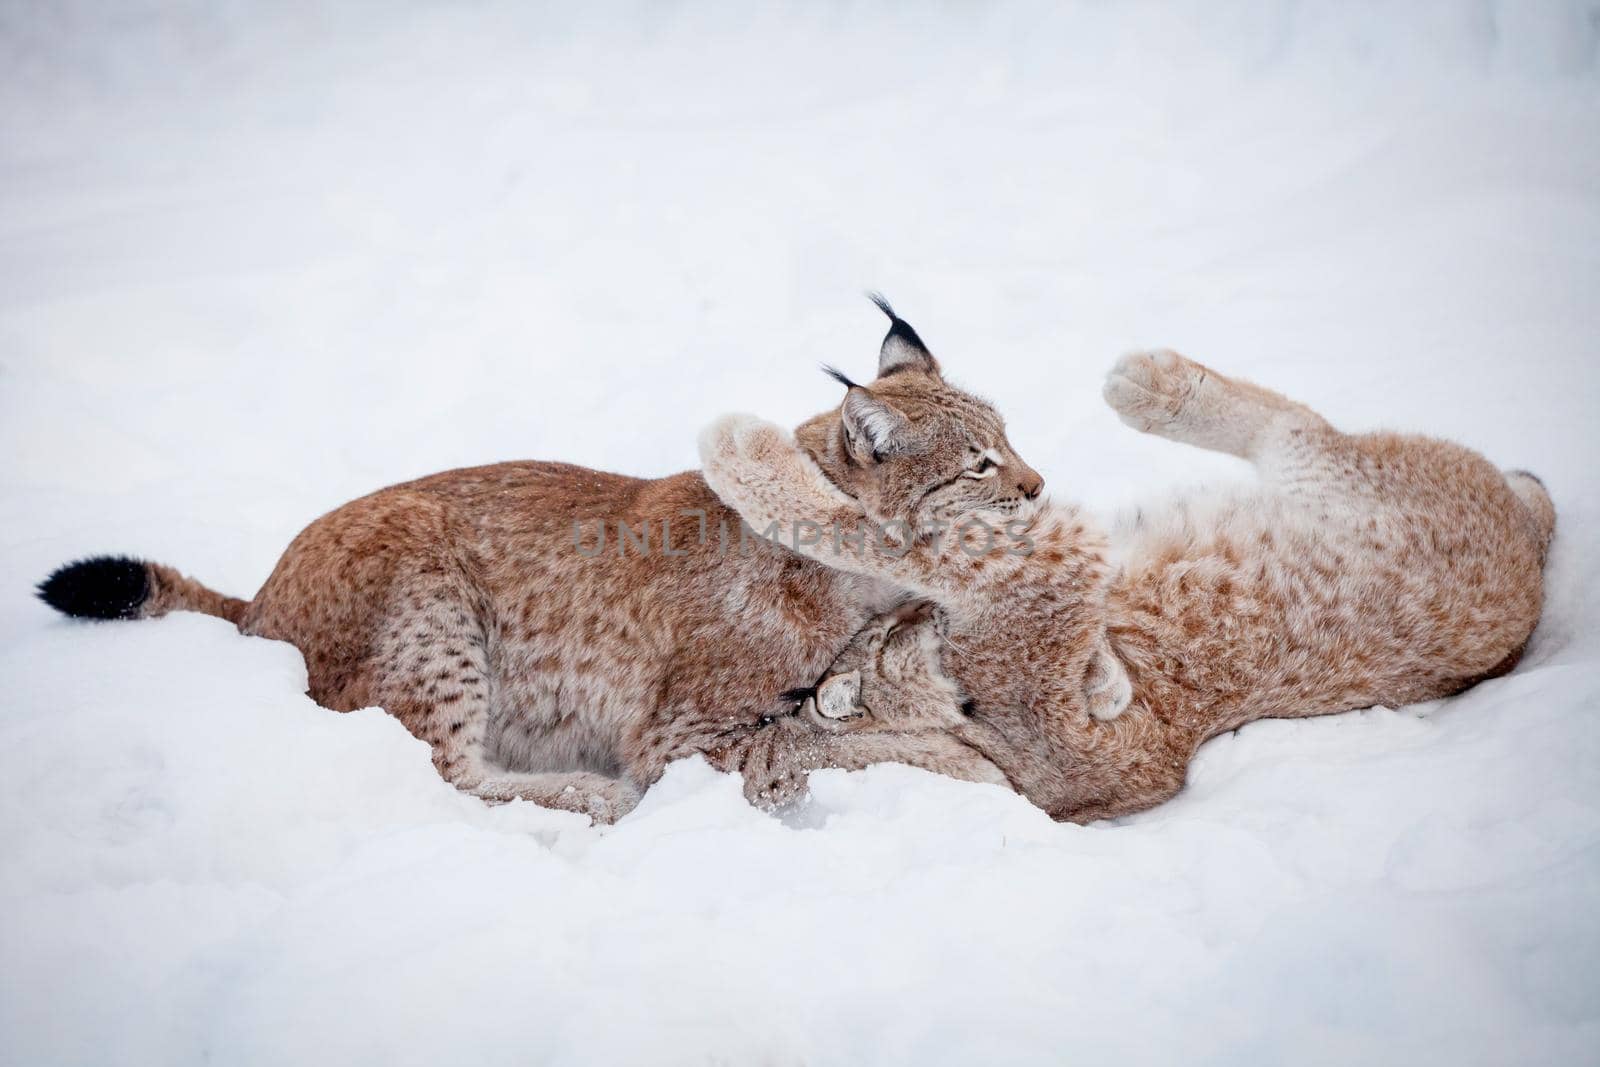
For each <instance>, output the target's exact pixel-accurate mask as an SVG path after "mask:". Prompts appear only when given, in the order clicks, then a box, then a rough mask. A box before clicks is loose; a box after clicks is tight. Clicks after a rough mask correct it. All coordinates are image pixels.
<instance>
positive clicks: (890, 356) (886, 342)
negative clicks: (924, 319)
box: [867, 293, 939, 378]
mask: <svg viewBox="0 0 1600 1067" xmlns="http://www.w3.org/2000/svg"><path fill="white" fill-rule="evenodd" d="M867 296H868V298H870V299H871V300H872V302H873V303H874V304H877V305H878V310H879V311H881V312H883V313H884V314H885V315H887V316H889V332H888V333H887V334H885V335H884V338H883V347H881V348H880V349H878V377H880V378H887V377H888V376H889V375H891V374H896V373H898V372H900V371H903V370H917V371H922V372H923V373H925V374H938V373H939V361H938V360H936V359H934V358H933V353H931V352H929V351H928V346H927V345H925V344H923V343H922V338H920V337H918V336H917V331H916V330H913V329H912V328H911V324H910V323H909V322H907V321H906V320H905V319H902V318H901V317H900V316H899V315H896V314H895V313H894V308H892V307H890V306H889V301H887V300H885V299H884V298H883V294H882V293H868V294H867Z"/></svg>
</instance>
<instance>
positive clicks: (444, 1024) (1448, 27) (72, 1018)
mask: <svg viewBox="0 0 1600 1067" xmlns="http://www.w3.org/2000/svg"><path fill="white" fill-rule="evenodd" d="M1597 46H1600V5H1597V4H1596V3H1595V2H1593V0H1588V2H1580V3H1561V2H1552V3H1512V2H1509V0H1507V2H1505V3H1499V4H1492V3H1484V2H1480V3H1455V2H1444V0H1441V2H1437V3H1425V4H1407V5H1384V4H1376V3H1373V4H1347V3H1301V4H1296V5H1292V6H1290V5H1285V6H1278V5H1275V4H1270V3H1266V2H1255V3H1232V2H1219V3H1211V2H1205V3H1201V2H1196V3H1191V4H1184V5H1179V6H1176V7H1156V6H1150V5H1136V6H1127V7H1124V6H1116V5H1106V4H1101V3H1089V2H1086V3H1081V4H1063V5H1057V4H1019V5H1013V6H1006V7H1000V8H984V9H978V8H969V7H967V6H965V5H947V6H945V7H944V8H943V9H941V10H938V11H935V10H933V9H932V8H931V7H930V8H924V6H923V5H896V6H891V7H882V8H880V7H874V6H857V5H804V6H795V7H792V8H784V9H781V10H778V11H773V10H766V11H763V10H758V9H756V8H755V7H754V6H753V5H733V4H730V5H727V6H724V7H696V6H683V5H658V4H641V5H639V6H636V7H629V8H617V7H608V8H607V9H606V11H605V12H604V13H603V14H602V13H600V12H599V11H597V10H595V9H594V8H591V7H588V6H585V5H560V6H555V5H552V6H549V7H545V6H543V5H537V6H536V5H516V4H507V5H505V6H503V7H502V6H498V5H492V4H491V5H470V6H449V7H441V8H400V7H397V6H395V5H393V4H388V3H370V4H341V5H310V4H307V5H305V6H298V5H289V6H284V5H278V6H275V7H273V8H272V9H270V10H263V11H256V10H253V9H252V8H250V7H249V6H248V5H241V4H227V5H216V4H210V3H204V2H194V3H187V4H179V5H174V6H173V7H170V8H166V7H162V6H160V5H151V4H143V3H141V4H138V5H126V4H107V5H106V6H92V5H90V6H86V5H83V4H81V3H57V4H48V5H45V4H35V5H27V4H18V5H6V6H4V7H0V449H3V452H0V455H3V457H4V468H3V470H0V543H3V553H0V593H3V595H0V683H3V685H0V693H3V697H0V1062H5V1063H17V1064H23V1063H27V1064H46V1063H48V1064H69V1063H126V1064H149V1063H173V1064H176V1063H197V1062H202V1061H204V1062H213V1063H226V1064H230V1065H239V1064H253V1063H271V1064H309V1063H330V1064H331V1063H357V1062H367V1063H417V1064H425V1063H426V1064H434V1063H469V1064H478V1065H485V1064H500V1063H505V1064H527V1063H545V1062H550V1063H574V1062H595V1063H618V1062H640V1063H646V1062H647V1063H678V1062H688V1063H696V1062H720V1063H738V1064H744V1063H774V1064H799V1063H838V1062H862V1061H877V1062H889V1063H905V1064H924V1063H940V1062H948V1063H974V1062H981V1063H998V1062H1004V1061H1019V1062H1064V1061H1076V1062H1088V1063H1097V1062H1113V1061H1115V1062H1134V1063H1137V1062H1158V1061H1171V1060H1174V1059H1176V1058H1178V1057H1180V1056H1181V1057H1182V1058H1183V1060H1184V1061H1185V1062H1195V1063H1206V1062H1229V1063H1239V1062H1260V1063H1282V1062H1328V1063H1349V1062H1358V1061H1361V1060H1376V1061H1379V1062H1392V1063H1422V1062H1435V1063H1450V1064H1458V1063H1534V1062H1539V1063H1579V1062H1591V1063H1592V1062H1595V1061H1596V1059H1597V1058H1600V706H1597V705H1600V607H1597V603H1600V596H1597V594H1600V572H1597V566H1600V557H1597V555H1596V552H1595V541H1596V533H1597V523H1600V484H1597V478H1596V472H1595V464H1596V458H1595V457H1596V455H1600V450H1597V447H1596V446H1597V445H1600V431H1597V430H1596V428H1595V418H1596V412H1597V410H1600V369H1597V361H1600V79H1597V72H1596V56H1597ZM867 286H877V287H882V288H883V289H884V290H885V291H886V292H887V293H888V294H889V295H890V296H891V297H892V298H893V299H894V300H895V302H896V304H897V305H898V306H899V308H900V310H901V311H902V312H903V313H904V314H905V315H906V316H907V317H908V318H909V319H911V321H912V322H914V323H915V324H916V325H917V327H918V328H919V329H920V330H921V332H922V333H923V335H924V336H925V337H926V338H927V339H928V341H929V342H930V344H931V345H932V346H933V347H934V349H935V350H936V351H937V352H938V353H939V354H940V355H941V357H942V358H943V359H944V361H945V363H946V366H947V367H948V368H949V370H950V371H951V373H952V375H953V376H954V377H957V378H958V379H960V380H963V381H965V382H966V383H968V384H969V385H971V386H973V387H975V388H977V389H979V390H981V391H983V392H984V393H986V394H988V395H990V396H992V397H993V398H994V399H995V400H996V401H997V403H998V404H999V405H1000V407H1001V409H1002V410H1003V411H1005V412H1006V413H1007V414H1008V416H1009V419H1010V424H1011V431H1012V433H1011V436H1012V440H1013V441H1014V442H1015V443H1016V444H1017V446H1018V448H1019V449H1020V450H1021V451H1022V453H1023V454H1024V455H1025V456H1026V457H1028V458H1029V459H1030V460H1031V461H1032V462H1033V463H1034V465H1036V466H1037V467H1039V468H1040V469H1041V470H1042V471H1043V472H1044V473H1045V474H1046V476H1047V477H1048V479H1049V481H1050V485H1051V488H1052V490H1053V491H1054V493H1055V494H1056V495H1057V496H1058V497H1069V496H1070V497H1076V498H1079V499H1082V500H1086V501H1088V502H1089V503H1091V504H1092V505H1095V506H1096V507H1101V508H1105V509H1110V508H1112V507H1115V506H1119V505H1121V504H1124V503H1127V502H1129V501H1133V500H1135V499H1139V498H1142V497H1148V496H1151V495H1157V494H1160V493H1162V492H1165V491H1167V490H1168V489H1170V488H1171V487H1173V486H1178V485H1188V484H1194V483H1197V482H1200V481H1204V480H1210V481H1213V482H1215V481H1221V480H1227V479H1235V478H1243V477H1247V476H1248V474H1247V472H1246V471H1245V470H1244V469H1243V468H1242V466H1240V465H1237V464H1234V463H1232V462H1230V461H1226V460H1223V459H1220V458H1217V457H1215V456H1208V455H1204V454H1201V453H1199V452H1196V451H1193V450H1185V449H1182V448H1179V447H1178V446H1175V445H1171V444H1168V443H1165V442H1162V441H1159V440H1156V439H1153V438H1144V437H1139V436H1137V435H1135V434H1133V433H1132V432H1131V431H1128V430H1126V429H1125V428H1123V427H1122V426H1121V424H1120V423H1118V422H1117V420H1116V419H1115V418H1114V417H1113V416H1112V415H1111V414H1110V412H1109V411H1107V410H1105V409H1104V408H1103V406H1102V404H1101V402H1100V400H1099V379H1100V376H1101V374H1102V373H1103V371H1104V369H1105V368H1106V367H1107V366H1108V364H1109V363H1110V361H1111V360H1112V358H1113V357H1114V356H1115V355H1116V354H1117V353H1119V352H1120V351H1123V350H1126V349H1129V348H1132V347H1138V346H1146V345H1155V344H1165V345H1172V346H1175V347H1178V348H1180V349H1183V350H1185V351H1187V352H1189V353H1190V354H1193V355H1195V356H1197V357H1198V358H1201V359H1204V360H1206V361H1208V362H1212V363H1214V364H1215V365H1217V366H1218V367H1220V368H1223V369H1226V370H1228V371H1230V372H1237V373H1240V374H1243V375H1247V376H1250V377H1254V378H1257V379H1258V380H1260V381H1262V382H1264V383H1267V384H1270V385H1272V386H1275V387H1278V388H1281V389H1284V390H1286V391H1289V392H1291V393H1293V394H1295V395H1297V396H1299V397H1302V398H1304V399H1306V400H1308V401H1311V402H1312V403H1314V404H1315V405H1317V406H1318V407H1319V408H1320V409H1321V410H1322V411H1323V412H1324V413H1326V414H1327V415H1329V416H1330V417H1331V418H1333V419H1334V420H1335V421H1336V422H1338V423H1339V424H1341V425H1343V426H1346V427H1349V428H1363V427H1378V426H1390V427H1399V428H1408V429H1416V430H1424V431H1429V432H1433V433H1437V434H1440V435H1446V436H1450V437H1454V438H1458V439H1460V440H1463V441H1466V442H1468V443H1470V444H1472V445H1474V446H1476V447H1478V448H1480V449H1482V450H1483V451H1484V452H1486V453H1487V454H1488V455H1490V456H1491V457H1492V458H1493V459H1495V460H1496V461H1497V462H1498V463H1500V464H1501V465H1503V466H1507V467H1512V466H1518V467H1527V468H1530V469H1532V470H1534V471H1536V472H1538V473H1539V474H1541V475H1542V476H1544V478H1545V479H1546V481H1547V482H1548V484H1549V487H1550V489H1551V491H1552V493H1553V494H1554V496H1555V499H1556V502H1557V506H1558V508H1559V510H1560V524H1559V526H1558V530H1557V538H1556V545H1555V550H1554V555H1553V557H1552V559H1551V564H1550V569H1549V590H1550V596H1549V605H1548V609H1547V613H1546V618H1545V621H1544V623H1543V624H1542V626H1541V627H1540V630H1539V632H1538V634H1537V635H1536V637H1535V639H1534V642H1533V645H1532V647H1531V649H1530V652H1529V655H1528V657H1527V659H1526V661H1525V663H1524V664H1523V666H1522V667H1521V668H1519V669H1518V671H1517V672H1516V673H1515V674H1513V675H1511V676H1510V677H1507V678H1504V679H1501V680H1498V681H1494V682H1490V683H1488V684H1485V685H1483V686H1481V687H1479V688H1478V689H1476V690H1474V691H1472V692H1470V693H1468V694H1466V695H1464V696H1462V697H1460V698H1458V699H1455V700H1450V701H1446V702H1443V703H1439V704H1434V705H1429V706H1425V707H1416V708H1405V709H1399V710H1387V709H1373V710H1370V711H1365V712H1359V713H1352V714H1349V715H1344V716H1339V717H1336V718H1330V719H1323V720H1317V721H1303V722H1295V723H1281V722H1278V723H1274V722H1266V723H1259V724H1256V725H1252V726H1249V727H1247V728H1245V729H1244V730H1242V731H1241V732H1240V733H1239V734H1237V735H1235V736H1230V737H1226V738H1222V739H1219V740H1217V741H1215V742H1213V743H1212V744H1210V745H1209V746H1207V748H1206V749H1205V751H1204V752H1203V754H1202V756H1201V758H1200V759H1199V761H1198V762H1197V764H1196V765H1195V768H1194V773H1193V777H1192V782H1191V785H1190V787H1189V789H1188V790H1187V791H1186V792H1185V793H1184V794H1183V795H1182V796H1181V797H1180V798H1178V799H1177V800H1176V801H1174V802H1173V803H1171V804H1168V805H1167V806H1165V807H1164V808H1162V809H1160V810H1157V811H1154V812H1151V813H1148V814H1147V815H1145V816H1142V817H1139V818H1135V819H1130V820H1127V821H1125V822H1122V823H1117V824H1101V825H1096V826H1090V827H1077V826H1065V825H1056V824H1053V823H1051V822H1050V821H1049V820H1048V819H1047V818H1045V816H1044V815H1042V814H1041V813H1039V812H1037V811H1035V810H1033V809H1032V808H1030V807H1029V806H1028V805H1027V804H1026V803H1025V802H1024V801H1022V800H1021V799H1019V798H1017V797H1014V796H1010V795H1007V794H1004V793H1003V792H1001V791H1000V790H997V789H995V788H992V787H981V786H973V785H965V784H960V783H956V782H951V781H944V780H941V779H937V778H934V777H932V776H929V775H926V774H922V773H919V772H914V771H911V770H908V769H905V768H896V767H883V768H876V769H873V770H871V771H868V772H865V773H860V774H842V773H837V772H834V773H828V774H824V775H821V776H819V777H818V778H817V779H816V780H815V783H814V785H815V796H814V799H813V800H812V801H811V802H810V803H809V805H808V806H806V807H805V808H803V809H801V810H799V811H797V812H795V813H793V814H792V815H791V816H789V817H788V818H786V819H782V820H779V819H775V818H771V817H769V816H766V815H763V814H760V813H758V812H756V811H754V810H752V809H750V808H749V807H747V806H746V805H745V804H744V802H743V801H742V800H741V799H740V794H739V790H738V787H737V783H736V782H734V781H732V780H729V779H727V778H724V777H720V776H718V775H716V774H714V773H712V772H711V771H710V770H708V769H707V768H706V767H705V766H704V765H703V764H698V763H685V764H680V765H677V766H675V767H674V768H673V769H672V771H671V772H670V773H669V774H668V776H667V778H666V779H665V780H664V781H663V782H662V783H661V784H660V785H659V786H658V787H657V788H656V789H654V790H653V791H652V792H651V793H650V794H649V796H648V797H647V798H646V800H645V802H644V804H643V805H642V806H641V807H640V809H639V810H638V811H636V812H635V813H634V814H632V815H631V816H629V817H628V818H627V819H625V820H624V821H623V822H622V823H621V824H620V825H618V826H616V827H614V828H610V829H605V830H597V829H593V828H590V827H588V826H587V825H586V823H585V821H584V820H582V819H580V818H577V817H575V816H570V815H564V814H559V813H553V812H546V811H541V810H538V809H534V808H530V807H528V806H526V805H515V806H511V807H505V808H499V809H494V810H490V809H487V808H485V807H483V806H482V805H480V804H478V803H476V802H475V801H472V800H470V799H467V798H465V797H462V796H459V795H457V794H455V793H454V792H453V791H452V790H451V789H450V788H449V787H448V786H446V785H444V784H443V783H442V782H441V781H439V780H438V778H437V777H436V776H435V774H434V772H433V770H432V768H431V767H430V765H429V761H428V754H427V751H426V749H425V748H424V746H423V745H421V744H420V743H418V742H415V741H413V740H411V739H410V738H409V737H408V736H407V735H406V734H405V732H404V731H403V730H402V729H401V727H400V726H399V725H398V724H397V723H395V722H394V721H392V720H390V719H389V718H387V717H386V716H385V715H384V714H382V713H381V712H379V711H376V710H371V711H363V712H358V713H355V714H351V715H344V716H340V715H335V714H333V713H331V712H326V711H323V710H321V709H319V708H317V707H316V706H314V705H313V704H312V703H311V702H310V701H309V700H308V699H307V698H306V697H304V696H303V695H302V689H303V681H304V674H303V667H302V665H301V662H300V658H299V655H298V654H297V653H296V652H295V651H294V650H293V649H292V648H289V647H287V646H284V645H278V644H273V643H268V642H265V641H259V640H248V639H245V638H242V637H240V636H238V635H237V634H236V633H234V632H233V631H232V630H231V629H230V628H229V627H228V626H227V625H225V624H223V623H221V622H219V621H217V620H215V619H210V618H203V617H198V616H187V615H185V616H174V617H170V618H167V619H164V620H161V621H159V622H151V623H144V624H138V625H132V624H112V625H101V626H93V625H78V624H73V623H69V622H66V621H63V620H59V619H56V618H54V617H53V616H52V615H51V614H50V613H49V612H48V611H47V610H46V609H45V608H44V607H43V606H42V605H40V604H38V603H36V602H34V601H33V600H32V599H31V598H30V592H31V586H32V584H33V582H35V581H36V580H38V579H39V578H40V577H42V576H43V575H44V574H45V573H46V572H47V571H48V570H49V569H50V568H51V567H53V566H54V565H56V564H58V563H60V562H62V561H65V560H67V559H70V558H73V557H76V556H79V555H81V554H85V553H90V552H98V551H108V550H109V551H125V552H132V553H138V554H143V555H147V556H150V557H152V558H156V559H160V560H164V561H167V562H170V563H173V564H176V565H178V566H180V567H182V568H184V569H186V570H188V571H190V572H191V573H194V574H196V575H198V576H200V577H202V578H203V579H205V580H207V581H208V582H210V583H212V584H213V585H215V586H217V587H219V588H222V589H225V590H228V591H231V592H235V593H239V594H242V595H249V593H250V592H251V591H252V590H254V589H255V587H256V586H257V585H258V584H259V583H260V581H261V580H262V579H263V578H264V577H265V576H266V574H267V572H268V571H269V569H270V568H271V566H272V564H273V562H274V561H275V559H276V558H277V556H278V553H279V552H280V551H281V550H282V548H283V546H284V545H285V544H286V543H287V542H288V541H289V539H290V537H291V536H293V534H294V533H295V532H296V530H298V529H299V528H300V527H301V526H302V525H304V524H305V523H306V522H307V521H309V520H310V519H311V518H313V517H315V516H316V515H318V514H319V513H321V512H323V511H325V510H327V509H328V508H330V507H332V506H334V505H336V504H338V503H340V502H342V501H344V500H346V499H349V498H351V497H353V496H356V495H359V494H361V493H363V492H366V491H368V490H370V489H372V488H375V487H377V486H380V485H383V484H386V483H389V482H392V481H396V480H399V479H402V478H406V477H411V476H414V475H418V474H422V473H425V472H428V471H433V470H438V469H443V468H447V467H451V466H457V465H462V464H467V463H477V462H485V461H491V460H499V459H509V458H519V457H541V458H560V459H566V460H572V461H576V462H580V463H587V464H591V465H594V466H599V467H606V468H612V469H618V470H624V471H629V472H635V473H640V474H656V473H665V472H668V471H672V470H676V469H682V468H685V467H689V466H692V465H693V464H694V462H695V459H694V456H695V452H694V440H695V434H696V432H697V431H698V429H699V428H700V427H701V426H702V425H703V424H704V423H705V422H707V421H708V420H709V419H711V418H712V417H713V416H715V415H717V414H719V413H721V412H723V411H726V410H730V409H740V410H748V411H754V412H758V413H760V414H762V415H765V416H767V417H771V418H777V419H782V420H785V421H789V422H797V421H799V420H800V419H801V418H803V417H804V416H806V415H808V414H810V413H812V412H813V411H816V410H821V409H822V408H824V407H827V406H830V405H832V404H833V403H835V402H836V400H837V389H836V387H835V386H834V385H833V384H832V383H830V382H829V381H827V380H826V379H825V378H823V377H822V376H821V375H820V374H818V373H817V372H816V369H815V367H816V364H817V363H818V362H819V361H822V360H827V361H829V362H835V363H838V364H839V365H841V366H842V367H844V368H846V369H847V370H850V371H853V372H856V373H858V374H867V373H869V371H870V369H871V366H872V360H873V357H874V352H875V348H876V344H877V340H878V338H879V337H880V336H881V332H882V327H883V323H882V320H881V318H880V317H879V315H878V313H877V312H876V311H875V310H874V309H873V308H872V307H871V306H870V305H869V304H868V303H867V302H866V301H865V300H862V299H861V298H860V296H859V293H860V291H861V290H862V289H863V288H865V287H867Z"/></svg>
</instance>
